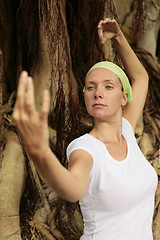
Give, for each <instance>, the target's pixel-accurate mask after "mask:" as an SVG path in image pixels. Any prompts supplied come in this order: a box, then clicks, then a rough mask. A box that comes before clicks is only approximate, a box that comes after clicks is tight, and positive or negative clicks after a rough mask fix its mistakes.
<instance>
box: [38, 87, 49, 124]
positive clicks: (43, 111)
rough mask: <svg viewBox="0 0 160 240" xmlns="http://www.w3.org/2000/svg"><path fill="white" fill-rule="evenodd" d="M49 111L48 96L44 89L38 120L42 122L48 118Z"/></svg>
mask: <svg viewBox="0 0 160 240" xmlns="http://www.w3.org/2000/svg"><path fill="white" fill-rule="evenodd" d="M49 109H50V94H49V91H48V90H47V89H45V90H44V91H43V94H42V107H41V111H40V118H41V120H42V121H43V120H46V119H47V118H48V113H49Z"/></svg>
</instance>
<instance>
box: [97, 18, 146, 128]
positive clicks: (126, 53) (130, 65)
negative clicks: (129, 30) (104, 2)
mask: <svg viewBox="0 0 160 240" xmlns="http://www.w3.org/2000/svg"><path fill="white" fill-rule="evenodd" d="M98 34H99V39H100V41H101V43H102V44H104V43H105V42H106V41H107V40H112V42H113V45H114V46H115V48H116V50H117V52H118V54H119V56H120V58H121V61H122V63H123V66H124V69H125V72H126V74H127V75H128V77H129V79H130V81H131V86H132V92H133V100H132V101H131V102H129V103H127V105H126V106H125V109H124V111H123V116H124V117H125V118H126V119H127V120H128V121H129V122H130V123H131V125H132V127H133V129H135V127H136V124H137V122H138V119H139V117H140V115H141V113H142V111H143V108H144V104H145V100H146V95H147V90H148V82H149V78H148V74H147V72H146V70H145V69H144V67H143V66H142V64H141V63H140V61H139V59H138V58H137V56H136V54H135V53H134V51H133V50H132V48H131V47H130V45H129V43H128V41H127V40H126V38H125V36H124V34H123V32H122V31H121V29H120V27H119V25H118V23H117V21H116V20H115V19H113V20H110V19H109V18H106V19H105V20H102V21H100V23H99V25H98Z"/></svg>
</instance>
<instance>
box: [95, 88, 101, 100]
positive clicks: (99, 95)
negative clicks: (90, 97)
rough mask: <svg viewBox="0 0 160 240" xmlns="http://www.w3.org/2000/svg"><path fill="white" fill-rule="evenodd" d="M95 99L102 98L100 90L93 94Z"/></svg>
mask: <svg viewBox="0 0 160 240" xmlns="http://www.w3.org/2000/svg"><path fill="white" fill-rule="evenodd" d="M95 98H96V99H97V98H103V92H102V90H100V89H97V90H96V92H95Z"/></svg>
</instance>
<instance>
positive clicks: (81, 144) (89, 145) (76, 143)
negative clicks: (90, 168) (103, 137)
mask: <svg viewBox="0 0 160 240" xmlns="http://www.w3.org/2000/svg"><path fill="white" fill-rule="evenodd" d="M93 140H94V139H92V136H91V135H90V134H88V133H86V134H84V135H82V136H80V137H78V138H75V139H74V140H73V141H72V142H71V143H70V144H69V145H68V147H67V157H69V155H70V154H71V152H73V151H74V150H77V149H82V150H85V151H87V152H89V153H90V154H91V155H92V157H93V155H94V154H95V143H94V141H93Z"/></svg>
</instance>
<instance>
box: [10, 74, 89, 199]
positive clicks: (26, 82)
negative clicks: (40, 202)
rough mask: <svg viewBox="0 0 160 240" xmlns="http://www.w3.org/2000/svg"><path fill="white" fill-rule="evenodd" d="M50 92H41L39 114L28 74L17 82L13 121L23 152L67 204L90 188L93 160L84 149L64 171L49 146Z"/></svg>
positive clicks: (71, 157)
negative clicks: (23, 147)
mask: <svg viewBox="0 0 160 240" xmlns="http://www.w3.org/2000/svg"><path fill="white" fill-rule="evenodd" d="M49 105H50V99H49V92H48V91H46V90H45V91H44V92H43V100H42V107H41V111H40V112H37V111H36V108H35V102H34V85H33V80H32V78H31V77H28V74H27V72H22V74H21V76H20V80H19V85H18V90H17V99H16V103H15V106H14V111H13V115H12V116H13V119H14V121H15V123H16V125H17V128H18V130H19V133H20V135H21V137H22V140H23V142H24V145H25V148H26V151H27V152H28V154H29V156H30V157H31V159H32V160H33V162H34V164H35V166H36V167H37V169H38V170H39V172H40V173H41V175H42V177H43V178H44V179H45V180H46V182H47V183H48V184H49V185H50V186H51V187H52V188H53V189H54V190H55V191H56V192H57V194H58V195H59V196H60V197H61V198H63V199H65V200H67V201H70V202H75V201H77V200H79V199H80V198H81V197H83V196H84V195H85V193H86V192H87V190H88V185H89V173H90V170H91V167H92V161H93V160H92V157H91V155H90V154H89V153H87V152H86V151H83V150H76V151H74V152H73V153H71V156H70V169H69V170H67V169H66V168H64V167H63V166H62V165H61V163H60V162H59V160H58V159H57V158H56V156H55V155H54V154H53V153H52V151H51V149H50V147H49V131H48V112H49Z"/></svg>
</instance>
